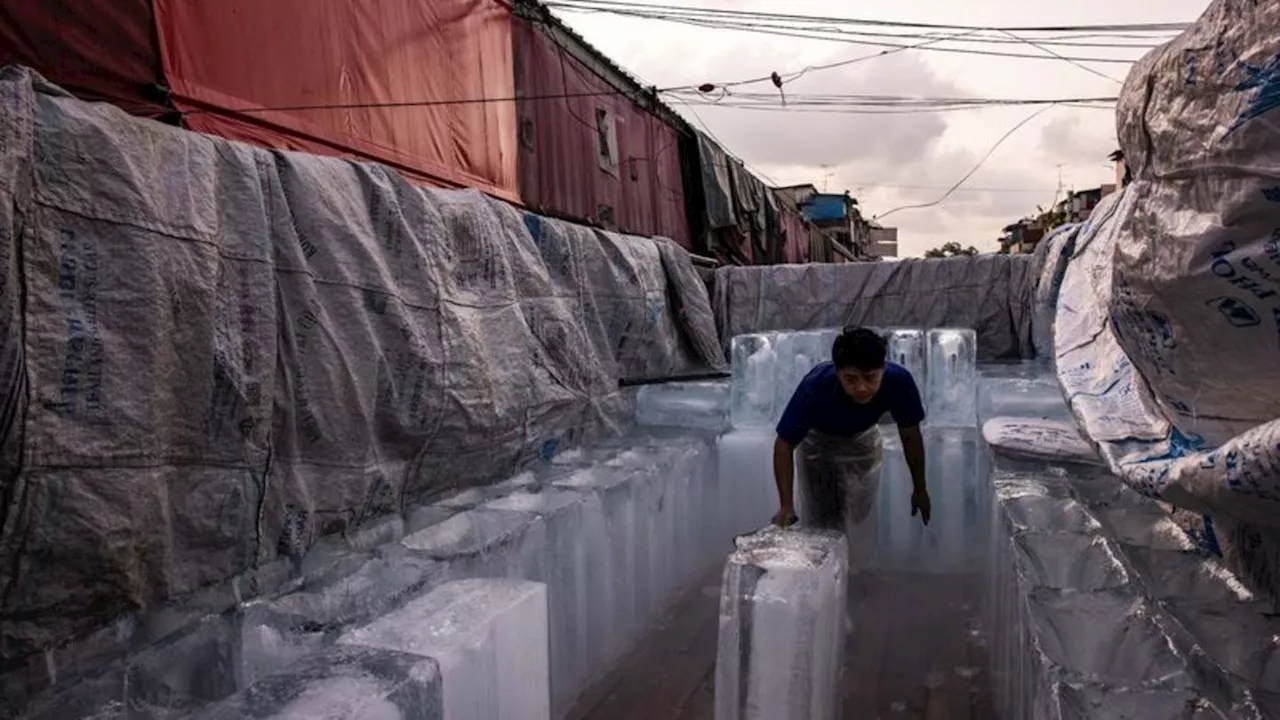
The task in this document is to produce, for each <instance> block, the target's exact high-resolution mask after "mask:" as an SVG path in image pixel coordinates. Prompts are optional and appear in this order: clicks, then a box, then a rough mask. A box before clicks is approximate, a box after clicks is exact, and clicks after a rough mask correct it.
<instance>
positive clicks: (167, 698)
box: [30, 431, 776, 719]
mask: <svg viewBox="0 0 1280 720" xmlns="http://www.w3.org/2000/svg"><path fill="white" fill-rule="evenodd" d="M716 468H717V453H716V449H715V444H714V441H712V440H710V439H705V438H696V437H690V436H687V435H682V434H679V433H676V434H666V433H662V432H658V431H654V432H646V433H643V434H637V435H632V436H627V437H623V438H619V439H617V440H614V441H611V442H608V443H604V444H601V445H599V446H597V447H595V448H592V449H589V450H584V451H572V452H569V453H565V454H562V455H561V456H559V457H557V458H556V459H554V460H552V461H550V462H548V463H545V464H543V465H542V466H540V467H539V468H537V469H536V470H535V471H533V472H529V473H525V474H522V475H520V476H518V477H515V478H512V479H510V480H507V481H505V482H502V483H499V484H497V485H493V486H489V487H485V488H479V489H473V490H468V491H465V492H461V493H459V494H456V495H454V496H452V497H448V498H445V499H443V500H441V501H439V502H438V503H436V504H434V505H430V506H426V507H420V508H417V509H416V510H414V511H412V512H410V513H408V514H406V515H404V516H395V517H391V518H387V519H386V520H384V521H382V522H380V523H378V524H376V525H374V526H369V527H366V528H364V529H362V530H361V531H360V532H359V533H356V534H354V535H352V536H350V537H349V538H347V539H346V540H342V539H341V538H339V539H337V540H334V539H332V538H330V539H329V540H326V541H325V542H322V543H321V545H319V546H317V547H316V548H315V549H313V550H312V551H311V552H310V553H309V554H308V555H307V556H306V557H305V558H304V560H303V561H302V568H301V576H300V578H299V579H298V580H296V581H294V582H293V583H292V584H290V585H288V586H287V587H286V588H285V589H284V590H282V591H281V592H280V593H277V594H275V595H272V596H268V597H264V598H261V599H255V600H252V601H249V602H245V603H242V604H240V605H239V606H238V607H236V608H235V609H234V611H231V612H228V613H224V614H222V615H213V616H209V617H207V618H205V619H204V620H203V621H202V622H199V623H197V624H195V625H193V626H190V627H188V628H187V629H185V630H184V631H182V632H179V633H175V634H173V635H172V636H170V637H169V638H168V639H166V640H165V641H163V642H162V643H160V644H158V645H155V646H152V647H150V648H147V649H146V650H144V651H142V652H140V653H138V654H135V655H133V656H131V657H129V658H127V659H126V660H125V661H122V662H121V663H119V664H117V665H116V666H113V667H114V669H113V670H112V671H111V672H108V673H106V674H104V675H102V676H100V677H98V678H96V679H94V680H92V681H85V682H82V683H79V684H77V685H74V686H71V687H60V688H58V690H59V692H58V693H57V694H56V697H55V698H52V700H51V701H50V702H49V703H46V704H43V705H41V706H40V707H38V708H34V709H33V712H32V714H31V715H30V717H32V718H50V719H53V718H64V717H86V716H98V717H101V718H110V717H171V716H173V714H174V713H180V712H190V711H193V710H197V709H199V708H201V707H204V706H207V705H209V704H210V703H214V702H218V701H221V700H223V699H224V698H226V697H228V696H231V695H234V694H235V693H238V692H240V691H243V690H245V689H246V688H249V687H251V686H253V685H254V684H255V683H257V682H259V681H261V680H263V679H264V678H267V677H269V676H272V675H276V674H279V673H290V672H295V671H296V672H304V670H305V672H306V673H312V672H313V671H312V670H306V668H307V667H310V666H307V665H305V664H304V663H305V662H307V661H308V660H307V659H308V658H311V657H313V656H315V654H316V653H323V652H326V651H328V650H329V649H331V648H333V647H335V644H337V643H339V641H340V639H341V638H344V637H348V636H349V634H350V633H351V632H352V631H353V630H355V629H356V628H360V627H364V626H368V625H370V624H371V623H374V624H376V623H377V622H378V621H379V620H380V619H386V618H391V617H396V615H395V613H397V612H400V611H402V609H403V608H406V607H410V606H412V604H413V603H414V602H415V598H420V597H422V596H423V595H424V594H425V593H428V592H429V591H431V590H432V589H435V588H439V587H440V586H442V585H443V584H444V583H447V582H451V581H456V580H462V579H475V578H510V579H520V580H527V581H534V582H540V583H544V584H545V585H546V602H547V606H548V610H547V614H548V633H549V668H550V680H549V682H550V688H551V690H550V692H551V715H552V717H563V716H564V714H565V713H566V712H567V711H568V710H569V708H570V706H571V705H572V703H573V702H574V700H575V699H576V698H577V696H578V695H579V693H581V692H582V690H583V689H585V688H586V687H587V686H588V685H589V684H590V683H591V682H592V681H593V680H594V679H595V678H596V677H597V676H599V675H601V674H603V673H604V672H606V671H607V670H608V669H610V667H611V666H613V665H614V664H616V662H617V661H618V660H619V659H620V658H621V656H622V655H623V654H624V653H625V651H626V650H627V649H628V648H629V647H630V646H631V645H632V644H634V643H635V642H636V641H637V640H638V639H639V638H640V637H642V635H643V634H644V633H645V632H646V631H647V630H648V628H649V626H650V625H651V624H652V623H653V622H654V621H656V620H657V619H658V617H659V616H660V614H661V612H662V611H663V610H664V609H665V607H666V606H667V605H668V604H669V603H670V602H672V601H673V600H674V599H675V598H676V597H678V596H679V594H680V593H682V592H684V591H685V590H686V589H687V588H689V587H690V586H692V585H693V583H694V582H695V581H696V580H697V579H699V578H701V577H703V576H704V575H705V573H706V572H708V571H709V570H710V569H711V568H712V567H714V566H715V565H716V564H717V563H719V562H720V561H722V559H723V558H724V554H725V552H726V550H728V549H729V548H730V547H731V546H732V540H733V537H734V535H736V534H738V533H741V532H744V531H745V530H747V529H753V528H757V527H759V526H760V525H762V524H764V523H765V522H767V520H768V518H769V516H770V515H771V514H772V512H773V509H772V507H771V505H772V504H773V502H774V501H775V499H776V495H774V494H772V491H769V494H768V495H767V496H766V497H768V498H769V500H767V501H763V502H762V501H761V500H760V495H761V494H762V493H763V492H764V489H763V488H762V489H759V490H758V491H757V492H751V491H744V488H743V487H741V486H739V485H737V484H736V478H732V477H729V478H726V476H724V475H723V474H721V473H718V472H717V471H716ZM722 480H723V481H725V482H722ZM513 657H516V658H517V659H520V658H523V657H524V656H523V655H519V654H518V653H516V654H515V655H514V656H513ZM352 662H357V661H356V660H352ZM359 662H363V660H361V661H359ZM388 672H390V671H388ZM388 677H389V676H388ZM386 682H390V680H387V681H386ZM112 708H116V709H117V710H120V711H121V712H122V713H123V711H124V709H129V712H128V713H123V714H112V710H111V709H112ZM138 708H147V710H145V711H144V710H139V709H138ZM464 717H465V716H464ZM494 717H498V716H494Z"/></svg>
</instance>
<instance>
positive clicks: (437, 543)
mask: <svg viewBox="0 0 1280 720" xmlns="http://www.w3.org/2000/svg"><path fill="white" fill-rule="evenodd" d="M400 543H401V544H402V545H404V546H405V547H406V548H408V549H409V550H410V551H412V552H413V553H414V554H415V555H421V556H423V557H426V558H429V559H431V560H434V561H436V562H439V563H440V564H441V565H442V566H444V567H445V568H446V571H445V572H443V573H442V577H448V578H464V577H517V578H524V579H538V578H539V576H540V575H539V573H540V572H541V567H540V566H539V564H538V563H539V561H540V560H541V551H542V549H543V548H544V547H545V546H546V527H545V524H544V523H543V522H542V520H541V518H538V517H536V516H531V515H528V514H525V513H514V512H504V511H502V510H485V509H479V508H477V509H474V510H465V511H463V512H460V513H458V514H457V515H454V516H452V517H449V518H447V519H445V520H443V521H441V522H438V523H436V524H434V525H430V526H427V527H425V528H423V529H421V530H419V531H417V532H415V533H413V534H411V535H408V536H406V537H405V538H404V539H403V540H401V541H400Z"/></svg>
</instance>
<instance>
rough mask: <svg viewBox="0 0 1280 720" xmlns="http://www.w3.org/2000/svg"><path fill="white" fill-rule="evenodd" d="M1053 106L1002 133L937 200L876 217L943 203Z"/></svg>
mask: <svg viewBox="0 0 1280 720" xmlns="http://www.w3.org/2000/svg"><path fill="white" fill-rule="evenodd" d="M1051 108H1053V106H1052V105H1049V106H1046V107H1042V108H1040V109H1039V110H1036V111H1035V112H1033V113H1031V114H1030V115H1028V116H1026V117H1025V118H1023V119H1022V120H1021V121H1020V122H1019V123H1018V124H1016V125H1014V126H1013V127H1011V128H1009V130H1008V132H1006V133H1005V134H1004V135H1001V136H1000V139H999V140H996V142H995V144H994V145H992V146H991V148H990V149H989V150H987V152H986V154H985V155H983V156H982V158H981V159H980V160H978V163H977V164H976V165H974V166H973V168H972V169H970V170H969V172H967V173H965V174H964V176H963V177H961V178H960V179H959V180H957V181H956V183H955V184H954V185H952V186H951V187H950V188H948V189H947V191H946V192H944V193H943V194H942V195H940V196H939V197H938V199H937V200H933V201H932V202H927V203H919V204H915V205H902V206H899V207H896V208H893V209H892V210H889V211H887V212H883V213H880V214H879V215H876V216H875V218H874V219H876V220H881V219H884V218H886V217H888V216H890V215H892V214H894V213H896V212H900V211H902V210H923V209H925V208H931V207H934V206H937V205H941V204H942V203H943V202H945V201H946V199H947V198H949V197H951V196H952V195H953V194H954V193H955V192H956V191H958V190H959V189H960V186H961V185H964V184H965V182H967V181H968V180H969V178H971V177H973V175H974V173H976V172H978V170H980V169H982V166H983V165H984V164H985V163H986V162H987V160H989V159H990V158H991V156H992V155H994V154H995V152H996V150H998V149H999V148H1000V146H1001V145H1003V144H1004V141H1005V140H1008V139H1009V138H1010V137H1012V136H1013V134H1014V133H1016V132H1018V131H1019V130H1021V129H1022V128H1023V127H1024V126H1026V124H1027V123H1029V122H1031V121H1032V120H1035V119H1036V118H1038V117H1040V116H1041V115H1043V114H1044V113H1045V112H1046V111H1048V110H1050V109H1051Z"/></svg>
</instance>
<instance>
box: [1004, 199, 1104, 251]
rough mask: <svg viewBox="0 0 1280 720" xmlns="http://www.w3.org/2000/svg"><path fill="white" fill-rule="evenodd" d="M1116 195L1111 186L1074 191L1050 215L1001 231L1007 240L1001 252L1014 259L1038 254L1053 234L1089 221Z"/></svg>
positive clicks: (1028, 219)
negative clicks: (1098, 207) (1020, 255)
mask: <svg viewBox="0 0 1280 720" xmlns="http://www.w3.org/2000/svg"><path fill="white" fill-rule="evenodd" d="M1115 191H1116V186H1115V185H1112V184H1110V183H1108V184H1106V185H1100V186H1098V187H1096V188H1091V189H1089V190H1079V191H1072V192H1069V193H1067V197H1066V199H1064V200H1060V201H1058V203H1057V204H1055V205H1054V206H1053V208H1052V209H1050V210H1049V211H1048V212H1043V213H1041V214H1039V215H1037V216H1035V217H1031V218H1023V219H1021V220H1019V221H1018V222H1016V223H1013V224H1011V225H1006V226H1005V227H1004V229H1003V230H1002V232H1003V233H1004V236H1003V237H1001V238H1000V246H1001V251H1002V252H1006V253H1012V254H1015V255H1016V254H1018V253H1030V252H1035V249H1036V246H1037V245H1039V244H1040V241H1041V240H1043V239H1044V236H1045V235H1047V234H1048V233H1049V232H1050V231H1052V230H1053V229H1054V228H1056V227H1058V226H1060V225H1065V224H1067V223H1081V222H1084V221H1085V220H1088V219H1089V216H1090V215H1091V214H1092V213H1093V210H1094V208H1096V207H1097V206H1098V203H1100V202H1102V198H1104V197H1106V196H1107V195H1110V194H1111V193H1113V192H1115Z"/></svg>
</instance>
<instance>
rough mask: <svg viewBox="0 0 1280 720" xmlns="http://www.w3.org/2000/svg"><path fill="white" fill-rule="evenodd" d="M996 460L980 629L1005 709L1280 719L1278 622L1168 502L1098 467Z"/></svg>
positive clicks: (1048, 717)
mask: <svg viewBox="0 0 1280 720" xmlns="http://www.w3.org/2000/svg"><path fill="white" fill-rule="evenodd" d="M999 462H1000V463H1001V465H1002V466H1001V467H998V468H997V470H996V472H995V474H994V476H993V484H994V494H995V503H994V507H995V513H994V514H993V525H994V532H993V535H994V537H995V542H994V544H993V556H992V559H991V563H992V576H991V591H992V592H991V599H990V603H989V605H988V616H987V620H986V625H987V627H988V629H989V632H990V634H991V646H990V656H991V659H992V664H993V667H992V678H993V685H994V688H993V689H994V691H995V695H996V700H997V705H998V710H999V712H1000V716H1001V717H1005V718H1026V719H1027V720H1067V719H1072V720H1087V719H1089V718H1096V719H1098V720H1102V719H1103V718H1116V717H1152V718H1155V717H1162V718H1193V717H1194V718H1224V719H1225V718H1239V719H1242V720H1248V719H1250V718H1269V717H1277V714H1276V713H1278V712H1280V705H1278V704H1277V702H1276V700H1277V698H1280V695H1278V694H1277V690H1280V672H1278V671H1277V669H1278V668H1280V656H1278V655H1277V650H1278V649H1280V644H1278V642H1277V640H1276V638H1277V637H1280V635H1278V634H1277V633H1278V632H1280V620H1277V619H1276V618H1275V616H1274V614H1273V613H1272V612H1271V610H1272V606H1271V604H1270V603H1266V602H1260V601H1259V600H1258V599H1257V598H1255V597H1254V596H1253V595H1252V594H1251V593H1250V592H1249V591H1248V590H1246V589H1245V588H1244V586H1243V585H1241V584H1240V583H1239V581H1238V580H1237V579H1236V578H1235V576H1234V575H1233V574H1232V573H1230V572H1228V571H1227V570H1226V569H1225V568H1224V567H1222V566H1221V565H1220V564H1219V563H1218V562H1217V561H1216V560H1214V559H1212V558H1209V557H1206V556H1205V555H1203V554H1202V553H1200V552H1198V551H1197V549H1196V547H1195V545H1194V543H1193V542H1192V541H1191V540H1190V539H1189V538H1188V537H1187V535H1186V533H1185V532H1184V531H1183V529H1182V528H1181V527H1179V525H1178V524H1177V523H1176V522H1175V521H1174V520H1173V519H1171V517H1170V509H1169V508H1168V507H1167V506H1161V504H1160V503H1158V502H1157V501H1155V500H1151V499H1149V498H1145V497H1143V496H1141V495H1139V494H1138V493H1136V492H1134V491H1132V490H1131V489H1129V488H1128V487H1127V486H1125V485H1124V484H1123V483H1120V482H1119V481H1118V480H1116V478H1114V477H1112V476H1110V474H1109V473H1107V472H1106V471H1105V470H1102V469H1094V470H1088V469H1087V468H1085V467H1082V466H1075V467H1068V466H1048V465H1045V464H1044V463H1037V464H1035V465H1027V464H1021V465H1020V464H1017V463H1008V462H1007V461H999Z"/></svg>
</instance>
